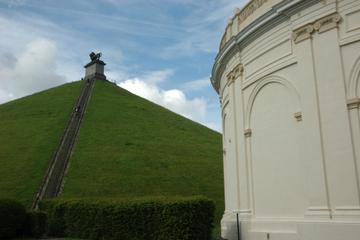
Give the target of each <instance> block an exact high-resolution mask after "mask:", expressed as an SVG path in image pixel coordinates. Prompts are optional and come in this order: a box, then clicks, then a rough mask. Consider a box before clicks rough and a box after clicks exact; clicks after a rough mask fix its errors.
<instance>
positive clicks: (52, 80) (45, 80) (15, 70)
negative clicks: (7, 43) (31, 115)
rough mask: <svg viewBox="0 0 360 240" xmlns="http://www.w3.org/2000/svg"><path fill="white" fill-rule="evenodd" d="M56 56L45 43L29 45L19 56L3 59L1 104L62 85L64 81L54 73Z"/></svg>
mask: <svg viewBox="0 0 360 240" xmlns="http://www.w3.org/2000/svg"><path fill="white" fill-rule="evenodd" d="M56 56H57V47H56V45H55V43H54V42H52V41H50V40H48V39H37V40H34V41H32V42H30V43H29V44H28V45H26V47H25V49H24V51H23V52H22V53H21V54H20V55H19V56H14V55H11V54H7V56H6V55H5V56H4V59H3V60H2V62H3V63H2V64H0V66H1V68H0V81H1V82H0V94H1V99H0V101H1V102H5V101H8V100H11V99H13V98H18V97H22V96H24V95H27V94H30V93H34V92H37V91H40V90H43V89H46V88H50V87H53V86H56V85H59V84H61V83H64V82H65V77H63V76H61V75H59V74H57V73H56ZM9 59H10V60H9Z"/></svg>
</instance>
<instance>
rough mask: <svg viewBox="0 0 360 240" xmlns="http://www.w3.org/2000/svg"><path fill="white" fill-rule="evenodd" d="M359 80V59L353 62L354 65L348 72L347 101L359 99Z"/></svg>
mask: <svg viewBox="0 0 360 240" xmlns="http://www.w3.org/2000/svg"><path fill="white" fill-rule="evenodd" d="M359 79H360V57H358V59H357V60H356V61H355V64H354V66H353V68H352V69H351V72H350V79H349V85H348V92H347V96H348V100H351V99H354V98H359V91H360V90H359V88H360V86H359V81H360V80H359Z"/></svg>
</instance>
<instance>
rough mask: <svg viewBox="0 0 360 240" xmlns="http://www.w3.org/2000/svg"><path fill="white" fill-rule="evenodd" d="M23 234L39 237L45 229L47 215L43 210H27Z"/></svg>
mask: <svg viewBox="0 0 360 240" xmlns="http://www.w3.org/2000/svg"><path fill="white" fill-rule="evenodd" d="M23 229H24V232H23V234H24V236H28V237H34V238H41V237H42V236H44V234H45V232H46V230H47V215H46V212H43V211H32V212H28V213H27V215H26V219H25V225H24V227H23Z"/></svg>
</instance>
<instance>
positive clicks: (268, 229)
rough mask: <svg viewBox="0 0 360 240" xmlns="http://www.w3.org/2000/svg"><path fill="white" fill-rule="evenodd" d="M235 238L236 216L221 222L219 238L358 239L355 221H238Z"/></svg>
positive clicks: (358, 223)
mask: <svg viewBox="0 0 360 240" xmlns="http://www.w3.org/2000/svg"><path fill="white" fill-rule="evenodd" d="M240 219H241V220H240V224H239V229H240V236H239V237H240V238H238V234H237V233H238V231H237V221H236V214H234V213H226V214H224V216H223V218H222V220H221V237H222V238H224V239H227V240H238V239H241V240H343V239H346V240H359V239H360V219H359V220H355V219H354V220H353V221H348V220H331V219H328V220H324V219H318V220H316V219H309V220H308V219H306V218H303V219H280V218H278V219H276V218H272V219H261V220H257V219H250V218H245V219H244V218H240Z"/></svg>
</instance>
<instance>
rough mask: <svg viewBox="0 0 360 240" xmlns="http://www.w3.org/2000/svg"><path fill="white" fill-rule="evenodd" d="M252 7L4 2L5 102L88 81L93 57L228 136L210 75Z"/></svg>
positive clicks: (0, 84)
mask: <svg viewBox="0 0 360 240" xmlns="http://www.w3.org/2000/svg"><path fill="white" fill-rule="evenodd" d="M246 1H247V0H97V1H95V0H76V1H75V0H71V1H68V0H63V1H58V0H57V1H55V0H0V103H4V102H8V101H11V100H14V99H17V98H20V97H23V96H26V95H29V94H32V93H34V92H38V91H42V90H45V89H48V88H51V87H54V86H58V85H61V84H64V83H66V82H72V81H76V80H80V79H81V78H82V77H83V76H84V68H83V66H84V65H85V64H86V63H88V62H89V56H88V55H89V53H90V52H91V51H95V52H102V54H103V57H102V60H103V61H104V62H106V64H107V65H106V66H105V75H106V76H107V78H108V79H109V80H110V81H113V82H116V84H117V85H119V86H120V87H122V88H125V89H127V90H128V91H130V92H133V93H135V94H137V95H139V96H141V97H143V98H146V99H148V100H150V101H152V102H155V103H157V104H159V105H161V106H164V107H166V108H168V109H170V110H172V111H174V112H176V113H178V114H180V115H183V116H185V117H187V118H189V119H192V120H194V121H196V122H199V123H201V124H203V125H205V126H207V127H209V128H211V129H214V130H216V131H219V132H221V117H220V105H219V97H218V95H217V94H216V92H215V90H214V89H213V88H212V86H211V84H210V80H209V78H210V75H211V69H212V65H213V63H214V59H215V57H216V54H217V52H218V49H219V43H220V39H221V36H222V34H223V31H224V29H225V26H226V23H227V21H228V19H229V18H230V17H231V16H232V15H233V14H234V10H235V8H237V7H238V8H241V7H242V6H243V5H244V4H245V3H246Z"/></svg>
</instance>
